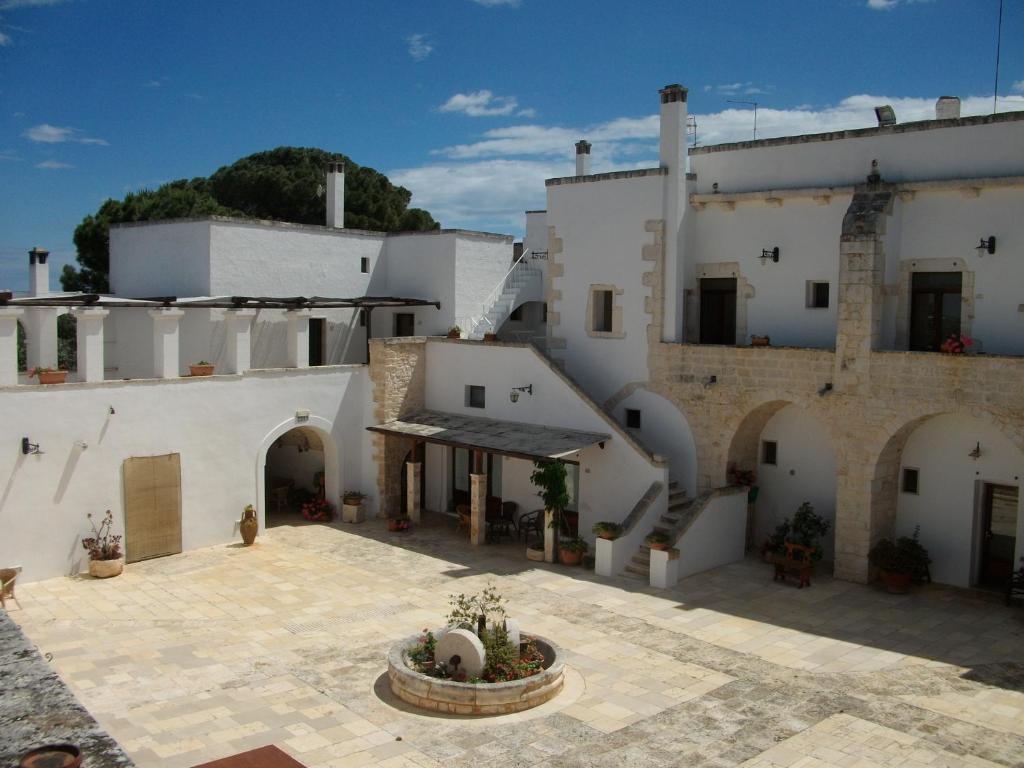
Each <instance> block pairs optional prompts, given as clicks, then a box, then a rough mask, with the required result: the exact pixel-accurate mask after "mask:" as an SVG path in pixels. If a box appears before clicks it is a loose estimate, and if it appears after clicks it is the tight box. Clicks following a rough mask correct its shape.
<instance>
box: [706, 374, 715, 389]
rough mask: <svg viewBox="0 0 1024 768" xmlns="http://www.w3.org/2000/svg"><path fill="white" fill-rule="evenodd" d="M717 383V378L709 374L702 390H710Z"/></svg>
mask: <svg viewBox="0 0 1024 768" xmlns="http://www.w3.org/2000/svg"><path fill="white" fill-rule="evenodd" d="M717 383H718V376H717V375H715V374H711V375H710V376H708V377H707V379H706V380H705V381H704V389H710V388H711V387H713V386H714V385H715V384H717Z"/></svg>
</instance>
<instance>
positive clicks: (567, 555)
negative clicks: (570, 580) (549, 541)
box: [558, 547, 583, 565]
mask: <svg viewBox="0 0 1024 768" xmlns="http://www.w3.org/2000/svg"><path fill="white" fill-rule="evenodd" d="M558 560H559V562H561V563H562V565H579V564H580V563H582V562H583V552H582V551H581V550H579V549H564V548H563V547H559V548H558Z"/></svg>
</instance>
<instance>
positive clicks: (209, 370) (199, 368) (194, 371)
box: [188, 365, 214, 376]
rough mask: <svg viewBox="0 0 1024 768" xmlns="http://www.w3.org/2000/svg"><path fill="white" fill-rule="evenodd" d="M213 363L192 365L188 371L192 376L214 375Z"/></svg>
mask: <svg viewBox="0 0 1024 768" xmlns="http://www.w3.org/2000/svg"><path fill="white" fill-rule="evenodd" d="M213 368H214V366H212V365H190V366H189V367H188V372H189V374H190V375H192V376H213Z"/></svg>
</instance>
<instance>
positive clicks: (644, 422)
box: [615, 389, 697, 497]
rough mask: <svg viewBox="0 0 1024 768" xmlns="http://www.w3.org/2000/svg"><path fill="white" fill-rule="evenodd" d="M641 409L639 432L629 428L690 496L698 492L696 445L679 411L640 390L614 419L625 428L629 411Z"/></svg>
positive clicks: (622, 403)
mask: <svg viewBox="0 0 1024 768" xmlns="http://www.w3.org/2000/svg"><path fill="white" fill-rule="evenodd" d="M632 408H636V409H639V410H640V429H630V430H629V432H631V433H632V434H633V435H634V436H635V437H636V438H637V440H639V441H640V442H641V443H642V444H643V445H644V446H646V447H647V449H648V450H651V451H653V452H654V453H657V454H660V455H662V456H664V457H665V459H666V460H667V461H668V468H669V469H668V472H669V476H670V477H671V478H672V479H673V480H678V481H679V484H680V485H681V486H682V487H683V488H685V489H686V492H687V494H688V495H690V496H691V497H692V496H694V495H695V494H696V493H697V446H696V443H695V442H694V438H693V431H692V430H691V429H690V425H689V424H688V423H687V422H686V418H685V417H684V416H683V414H682V413H680V411H679V409H678V408H676V406H675V405H673V404H672V403H670V402H669V401H668V400H666V399H665V398H663V397H662V396H661V395H657V394H655V393H653V392H648V391H647V390H646V389H638V390H637V391H636V392H634V393H633V394H632V395H630V396H629V397H627V398H626V399H625V400H623V401H622V402H621V403H619V405H617V406H616V407H615V418H617V419H618V420H619V423H620V424H622V425H623V428H625V424H626V410H627V409H632Z"/></svg>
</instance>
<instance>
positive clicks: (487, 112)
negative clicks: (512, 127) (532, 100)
mask: <svg viewBox="0 0 1024 768" xmlns="http://www.w3.org/2000/svg"><path fill="white" fill-rule="evenodd" d="M438 110H439V111H441V112H461V113H463V114H465V115H469V116H470V117H495V116H499V115H511V114H512V113H514V112H515V113H516V114H518V115H519V116H520V117H534V116H535V115H536V112H535V111H534V110H532V109H523V110H519V101H518V100H517V99H516V97H515V96H495V95H494V94H493V93H491V92H490V91H488V90H487V89H484V90H480V91H472V92H471V93H456V94H455V95H454V96H452V97H451V98H450V99H448V101H446V102H445V103H444V104H442V105H441V106H440V107H438ZM517 110H518V112H517Z"/></svg>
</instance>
